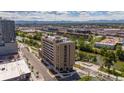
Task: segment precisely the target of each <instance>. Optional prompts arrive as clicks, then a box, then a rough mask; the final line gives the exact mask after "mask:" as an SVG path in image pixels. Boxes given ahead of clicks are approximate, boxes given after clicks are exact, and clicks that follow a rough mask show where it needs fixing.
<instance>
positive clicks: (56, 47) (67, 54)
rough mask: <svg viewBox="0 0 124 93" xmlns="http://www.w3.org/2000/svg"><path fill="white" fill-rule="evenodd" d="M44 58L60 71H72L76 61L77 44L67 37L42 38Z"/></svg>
mask: <svg viewBox="0 0 124 93" xmlns="http://www.w3.org/2000/svg"><path fill="white" fill-rule="evenodd" d="M42 60H43V61H44V62H49V63H51V64H52V65H54V66H55V68H56V69H58V70H59V71H60V72H63V71H72V69H73V65H74V63H75V44H74V43H73V42H72V41H70V40H68V39H67V38H65V37H60V36H47V35H46V36H44V37H43V38H42Z"/></svg>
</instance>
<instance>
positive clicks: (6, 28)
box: [0, 19, 18, 55]
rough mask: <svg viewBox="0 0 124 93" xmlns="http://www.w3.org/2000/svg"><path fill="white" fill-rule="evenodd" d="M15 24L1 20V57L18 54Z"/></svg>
mask: <svg viewBox="0 0 124 93" xmlns="http://www.w3.org/2000/svg"><path fill="white" fill-rule="evenodd" d="M17 50H18V49H17V44H16V33H15V22H14V21H11V20H4V19H0V55H8V54H13V53H17Z"/></svg>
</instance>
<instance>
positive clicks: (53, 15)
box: [0, 11, 124, 21]
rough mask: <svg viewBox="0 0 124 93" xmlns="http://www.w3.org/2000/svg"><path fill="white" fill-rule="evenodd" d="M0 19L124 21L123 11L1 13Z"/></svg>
mask: <svg viewBox="0 0 124 93" xmlns="http://www.w3.org/2000/svg"><path fill="white" fill-rule="evenodd" d="M0 17H3V18H6V19H12V20H15V21H91V20H124V12H122V11H1V12H0Z"/></svg>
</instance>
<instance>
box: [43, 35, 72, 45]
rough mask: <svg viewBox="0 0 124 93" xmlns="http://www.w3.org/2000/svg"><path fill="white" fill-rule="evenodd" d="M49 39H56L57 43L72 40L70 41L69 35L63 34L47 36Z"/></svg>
mask: <svg viewBox="0 0 124 93" xmlns="http://www.w3.org/2000/svg"><path fill="white" fill-rule="evenodd" d="M45 38H47V40H49V41H56V42H57V43H66V42H72V41H70V40H69V39H68V38H67V37H62V36H57V35H55V36H45Z"/></svg>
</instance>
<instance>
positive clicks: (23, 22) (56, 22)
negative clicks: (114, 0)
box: [16, 20, 124, 25]
mask: <svg viewBox="0 0 124 93" xmlns="http://www.w3.org/2000/svg"><path fill="white" fill-rule="evenodd" d="M64 23H124V20H90V21H16V24H23V25H24V24H64Z"/></svg>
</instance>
